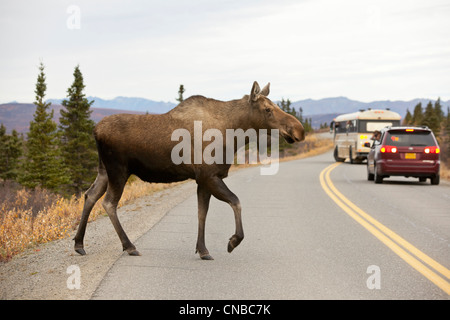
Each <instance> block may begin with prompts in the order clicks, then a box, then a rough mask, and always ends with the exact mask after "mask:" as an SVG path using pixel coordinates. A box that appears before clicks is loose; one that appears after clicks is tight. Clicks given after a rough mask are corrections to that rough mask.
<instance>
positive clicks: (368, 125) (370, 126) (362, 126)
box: [359, 120, 400, 132]
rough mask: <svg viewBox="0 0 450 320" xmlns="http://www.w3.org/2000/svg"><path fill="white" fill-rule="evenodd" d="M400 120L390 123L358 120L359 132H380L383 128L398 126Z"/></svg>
mask: <svg viewBox="0 0 450 320" xmlns="http://www.w3.org/2000/svg"><path fill="white" fill-rule="evenodd" d="M399 125H400V120H391V121H373V120H360V121H359V132H374V131H375V130H378V131H379V130H381V129H383V128H385V127H394V126H399Z"/></svg>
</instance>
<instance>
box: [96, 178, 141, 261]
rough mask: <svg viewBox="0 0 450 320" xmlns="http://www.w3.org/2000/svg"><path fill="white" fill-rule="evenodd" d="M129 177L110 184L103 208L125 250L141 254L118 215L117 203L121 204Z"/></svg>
mask: <svg viewBox="0 0 450 320" xmlns="http://www.w3.org/2000/svg"><path fill="white" fill-rule="evenodd" d="M126 181H127V178H125V179H121V180H120V182H116V183H111V180H110V181H109V184H108V191H107V192H106V196H105V199H104V200H103V208H104V209H105V211H106V213H107V214H108V216H109V219H110V220H111V222H112V224H113V226H114V229H115V230H116V232H117V234H118V236H119V238H120V241H121V242H122V247H123V251H127V252H128V254H129V255H130V256H140V253H139V252H138V251H137V250H136V247H135V246H134V245H133V244H132V243H131V241H130V240H129V239H128V236H127V234H126V233H125V231H124V230H123V228H122V225H121V224H120V222H119V218H118V217H117V205H118V204H119V200H120V197H121V196H122V192H123V189H124V187H125V183H126Z"/></svg>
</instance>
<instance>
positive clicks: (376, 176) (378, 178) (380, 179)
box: [373, 164, 383, 183]
mask: <svg viewBox="0 0 450 320" xmlns="http://www.w3.org/2000/svg"><path fill="white" fill-rule="evenodd" d="M373 175H374V180H375V183H383V176H382V175H379V174H378V172H377V166H376V164H375V165H374V166H373Z"/></svg>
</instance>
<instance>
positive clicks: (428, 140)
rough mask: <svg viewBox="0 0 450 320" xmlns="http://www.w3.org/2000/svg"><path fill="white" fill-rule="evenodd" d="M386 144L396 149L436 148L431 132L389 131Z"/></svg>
mask: <svg viewBox="0 0 450 320" xmlns="http://www.w3.org/2000/svg"><path fill="white" fill-rule="evenodd" d="M384 143H385V144H387V145H390V146H396V147H414V146H416V147H426V146H434V145H435V143H434V139H433V136H432V134H431V132H430V131H422V130H415V131H413V132H407V131H404V130H402V131H388V132H386V139H385V140H384Z"/></svg>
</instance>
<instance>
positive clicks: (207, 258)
mask: <svg viewBox="0 0 450 320" xmlns="http://www.w3.org/2000/svg"><path fill="white" fill-rule="evenodd" d="M200 259H202V260H214V258H213V257H211V256H210V255H209V254H205V255H203V256H200Z"/></svg>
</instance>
